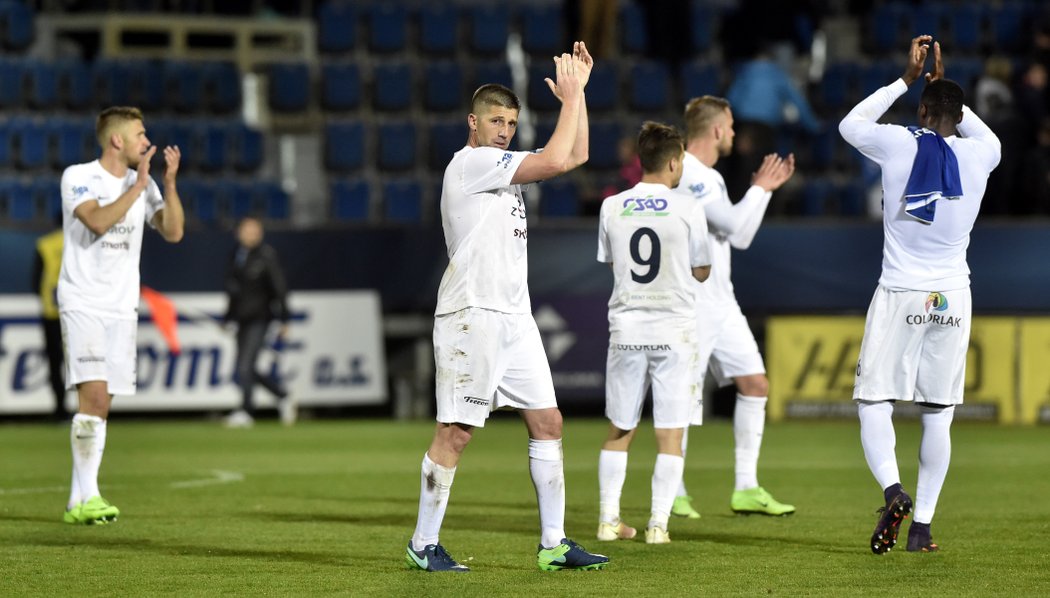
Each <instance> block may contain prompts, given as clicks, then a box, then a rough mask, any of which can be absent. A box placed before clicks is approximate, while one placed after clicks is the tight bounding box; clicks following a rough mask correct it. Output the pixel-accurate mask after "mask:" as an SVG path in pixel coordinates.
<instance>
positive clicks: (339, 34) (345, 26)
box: [317, 0, 357, 53]
mask: <svg viewBox="0 0 1050 598" xmlns="http://www.w3.org/2000/svg"><path fill="white" fill-rule="evenodd" d="M356 43H357V10H356V9H355V8H354V5H353V3H352V2H348V1H338V0H337V1H329V2H324V3H323V4H321V6H320V7H319V8H318V9H317V47H318V48H319V49H320V50H321V51H322V52H330V53H341V52H349V51H350V50H353V49H354V45H355V44H356Z"/></svg>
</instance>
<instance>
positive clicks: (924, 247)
mask: <svg viewBox="0 0 1050 598" xmlns="http://www.w3.org/2000/svg"><path fill="white" fill-rule="evenodd" d="M932 39H933V38H932V37H931V36H929V35H920V36H918V37H916V38H915V39H913V40H912V41H911V48H910V50H909V52H908V62H907V67H906V68H905V71H904V74H903V75H901V77H900V78H899V79H897V80H896V81H894V82H893V83H891V84H889V85H887V86H886V87H883V88H881V89H879V90H877V91H876V92H875V93H873V94H871V95H870V96H868V97H867V98H865V99H864V100H863V101H861V102H860V103H859V104H857V106H856V107H854V108H853V110H851V111H850V113H849V114H847V115H846V117H845V118H844V119H842V122H841V123H839V132H840V133H841V134H842V137H843V138H844V139H845V140H846V141H848V142H849V143H850V145H852V146H853V147H855V148H857V149H858V150H860V152H861V153H863V154H864V155H865V156H867V157H868V158H870V159H871V160H873V161H875V163H877V164H878V165H879V166H880V167H881V168H882V188H883V212H882V214H883V217H882V222H883V231H884V235H885V242H884V243H883V248H882V276H881V277H880V278H879V286H878V287H877V288H876V289H875V296H874V297H873V298H872V300H871V305H870V306H869V307H868V316H867V320H866V322H865V324H864V340H863V341H862V342H861V348H860V360H859V361H858V363H857V377H856V384H855V386H854V390H853V399H854V400H855V401H856V402H857V411H858V414H859V416H860V439H861V445H862V446H863V447H864V457H865V459H866V460H867V462H868V467H869V468H871V472H872V474H873V475H874V476H875V479H876V481H878V483H879V485H880V487H881V488H882V489H883V498H884V499H885V505H886V506H885V510H882V515H881V516H880V517H879V522H878V524H877V525H876V527H875V532H874V533H873V534H872V537H871V544H870V546H871V550H872V552H874V553H875V554H882V553H885V552H887V551H889V550H890V549H891V548H893V546H894V545H895V544H896V543H897V533H898V531H899V529H900V524H901V522H902V520H903V519H904V518H905V517H907V516H908V514H909V513H910V512H911V509H912V499H911V497H910V496H909V495H908V494H907V493H906V492H905V491H904V488H903V487H902V486H901V483H900V473H899V471H898V469H897V457H896V454H895V453H894V445H895V444H896V435H895V432H894V429H893V419H892V415H893V405H894V402H895V401H913V402H915V403H917V404H918V406H919V410H920V412H921V418H922V440H921V442H920V445H919V479H918V485H917V487H916V491H917V492H916V496H915V503H914V506H915V520H914V522H913V523H912V524H911V527H910V528H909V529H908V547H907V548H908V550H909V551H913V552H917V551H921V552H930V551H935V550H937V545H936V544H934V542H933V538H932V536H931V535H930V522H931V521H932V520H933V513H934V509H935V508H936V506H937V497H938V496H939V495H940V492H941V487H942V485H943V484H944V477H945V475H946V474H947V473H948V462H949V460H950V458H951V437H950V432H949V430H950V428H951V423H952V417H953V414H954V412H955V405H958V404H961V403H962V402H963V385H964V382H965V379H966V350H967V347H968V346H969V341H970V312H971V304H970V269H969V266H967V264H966V247H967V246H968V245H969V243H970V230H971V229H972V228H973V223H974V220H976V219H977V213H978V212H979V211H980V208H981V199H982V198H983V196H984V190H985V186H986V184H987V182H988V175H989V174H990V173H991V171H992V170H993V169H994V168H995V167H996V166H997V165H998V164H999V158H1000V148H1001V146H1000V143H999V139H998V138H996V136H995V134H994V133H992V130H991V129H990V128H988V126H987V125H985V124H984V123H983V122H982V121H981V119H980V118H978V117H977V115H976V114H974V113H973V111H971V110H970V109H969V108H968V107H966V106H965V105H964V104H963V90H962V88H961V87H960V86H959V85H958V84H957V83H955V82H954V81H950V80H948V79H945V78H944V66H943V64H942V62H941V48H940V44H939V43H934V44H933V53H934V68H933V71H932V72H931V73H927V74H926V77H925V79H926V81H927V83H926V86H925V88H924V89H923V91H922V96H921V98H920V100H919V110H918V121H919V127H903V126H899V125H883V124H878V123H877V121H878V119H879V118H880V117H881V116H882V115H883V113H885V112H886V110H888V109H889V107H890V106H891V105H892V104H893V102H894V101H895V100H896V99H897V98H899V97H901V96H902V95H904V93H905V92H906V91H907V90H908V86H909V85H912V84H913V83H915V81H916V80H917V79H918V78H919V76H920V75H921V74H922V70H923V65H924V64H925V62H926V56H927V53H928V51H929V44H930V41H931V40H932ZM880 510H881V509H880Z"/></svg>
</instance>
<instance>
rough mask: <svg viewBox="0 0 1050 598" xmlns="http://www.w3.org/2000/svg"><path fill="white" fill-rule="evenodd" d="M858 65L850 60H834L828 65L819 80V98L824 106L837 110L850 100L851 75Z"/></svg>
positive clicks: (854, 72) (857, 68)
mask: <svg viewBox="0 0 1050 598" xmlns="http://www.w3.org/2000/svg"><path fill="white" fill-rule="evenodd" d="M858 70H859V66H858V65H857V64H855V63H852V62H836V63H833V64H830V65H828V68H827V70H825V71H824V78H823V80H821V82H820V99H821V101H822V103H823V104H824V107H825V108H829V109H832V110H839V109H841V108H843V107H844V106H845V105H846V102H847V101H848V100H850V99H851V98H850V89H851V88H852V83H853V77H854V75H855V74H856V72H857V71H858Z"/></svg>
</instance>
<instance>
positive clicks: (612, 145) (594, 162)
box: [587, 120, 624, 169]
mask: <svg viewBox="0 0 1050 598" xmlns="http://www.w3.org/2000/svg"><path fill="white" fill-rule="evenodd" d="M590 127H591V131H590V132H591V139H590V159H589V160H588V161H587V166H590V167H593V168H596V169H611V168H618V167H619V166H620V155H619V146H620V138H621V137H623V135H624V131H623V127H622V126H620V123H619V122H617V121H615V120H612V121H600V120H598V121H592V122H591V123H590Z"/></svg>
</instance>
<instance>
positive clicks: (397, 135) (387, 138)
mask: <svg viewBox="0 0 1050 598" xmlns="http://www.w3.org/2000/svg"><path fill="white" fill-rule="evenodd" d="M376 148H377V151H376V167H377V168H379V170H380V171H393V170H408V169H410V168H412V167H414V166H415V165H416V125H415V124H414V123H412V122H410V121H392V122H386V123H383V124H381V125H379V129H378V132H377V134H376Z"/></svg>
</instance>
